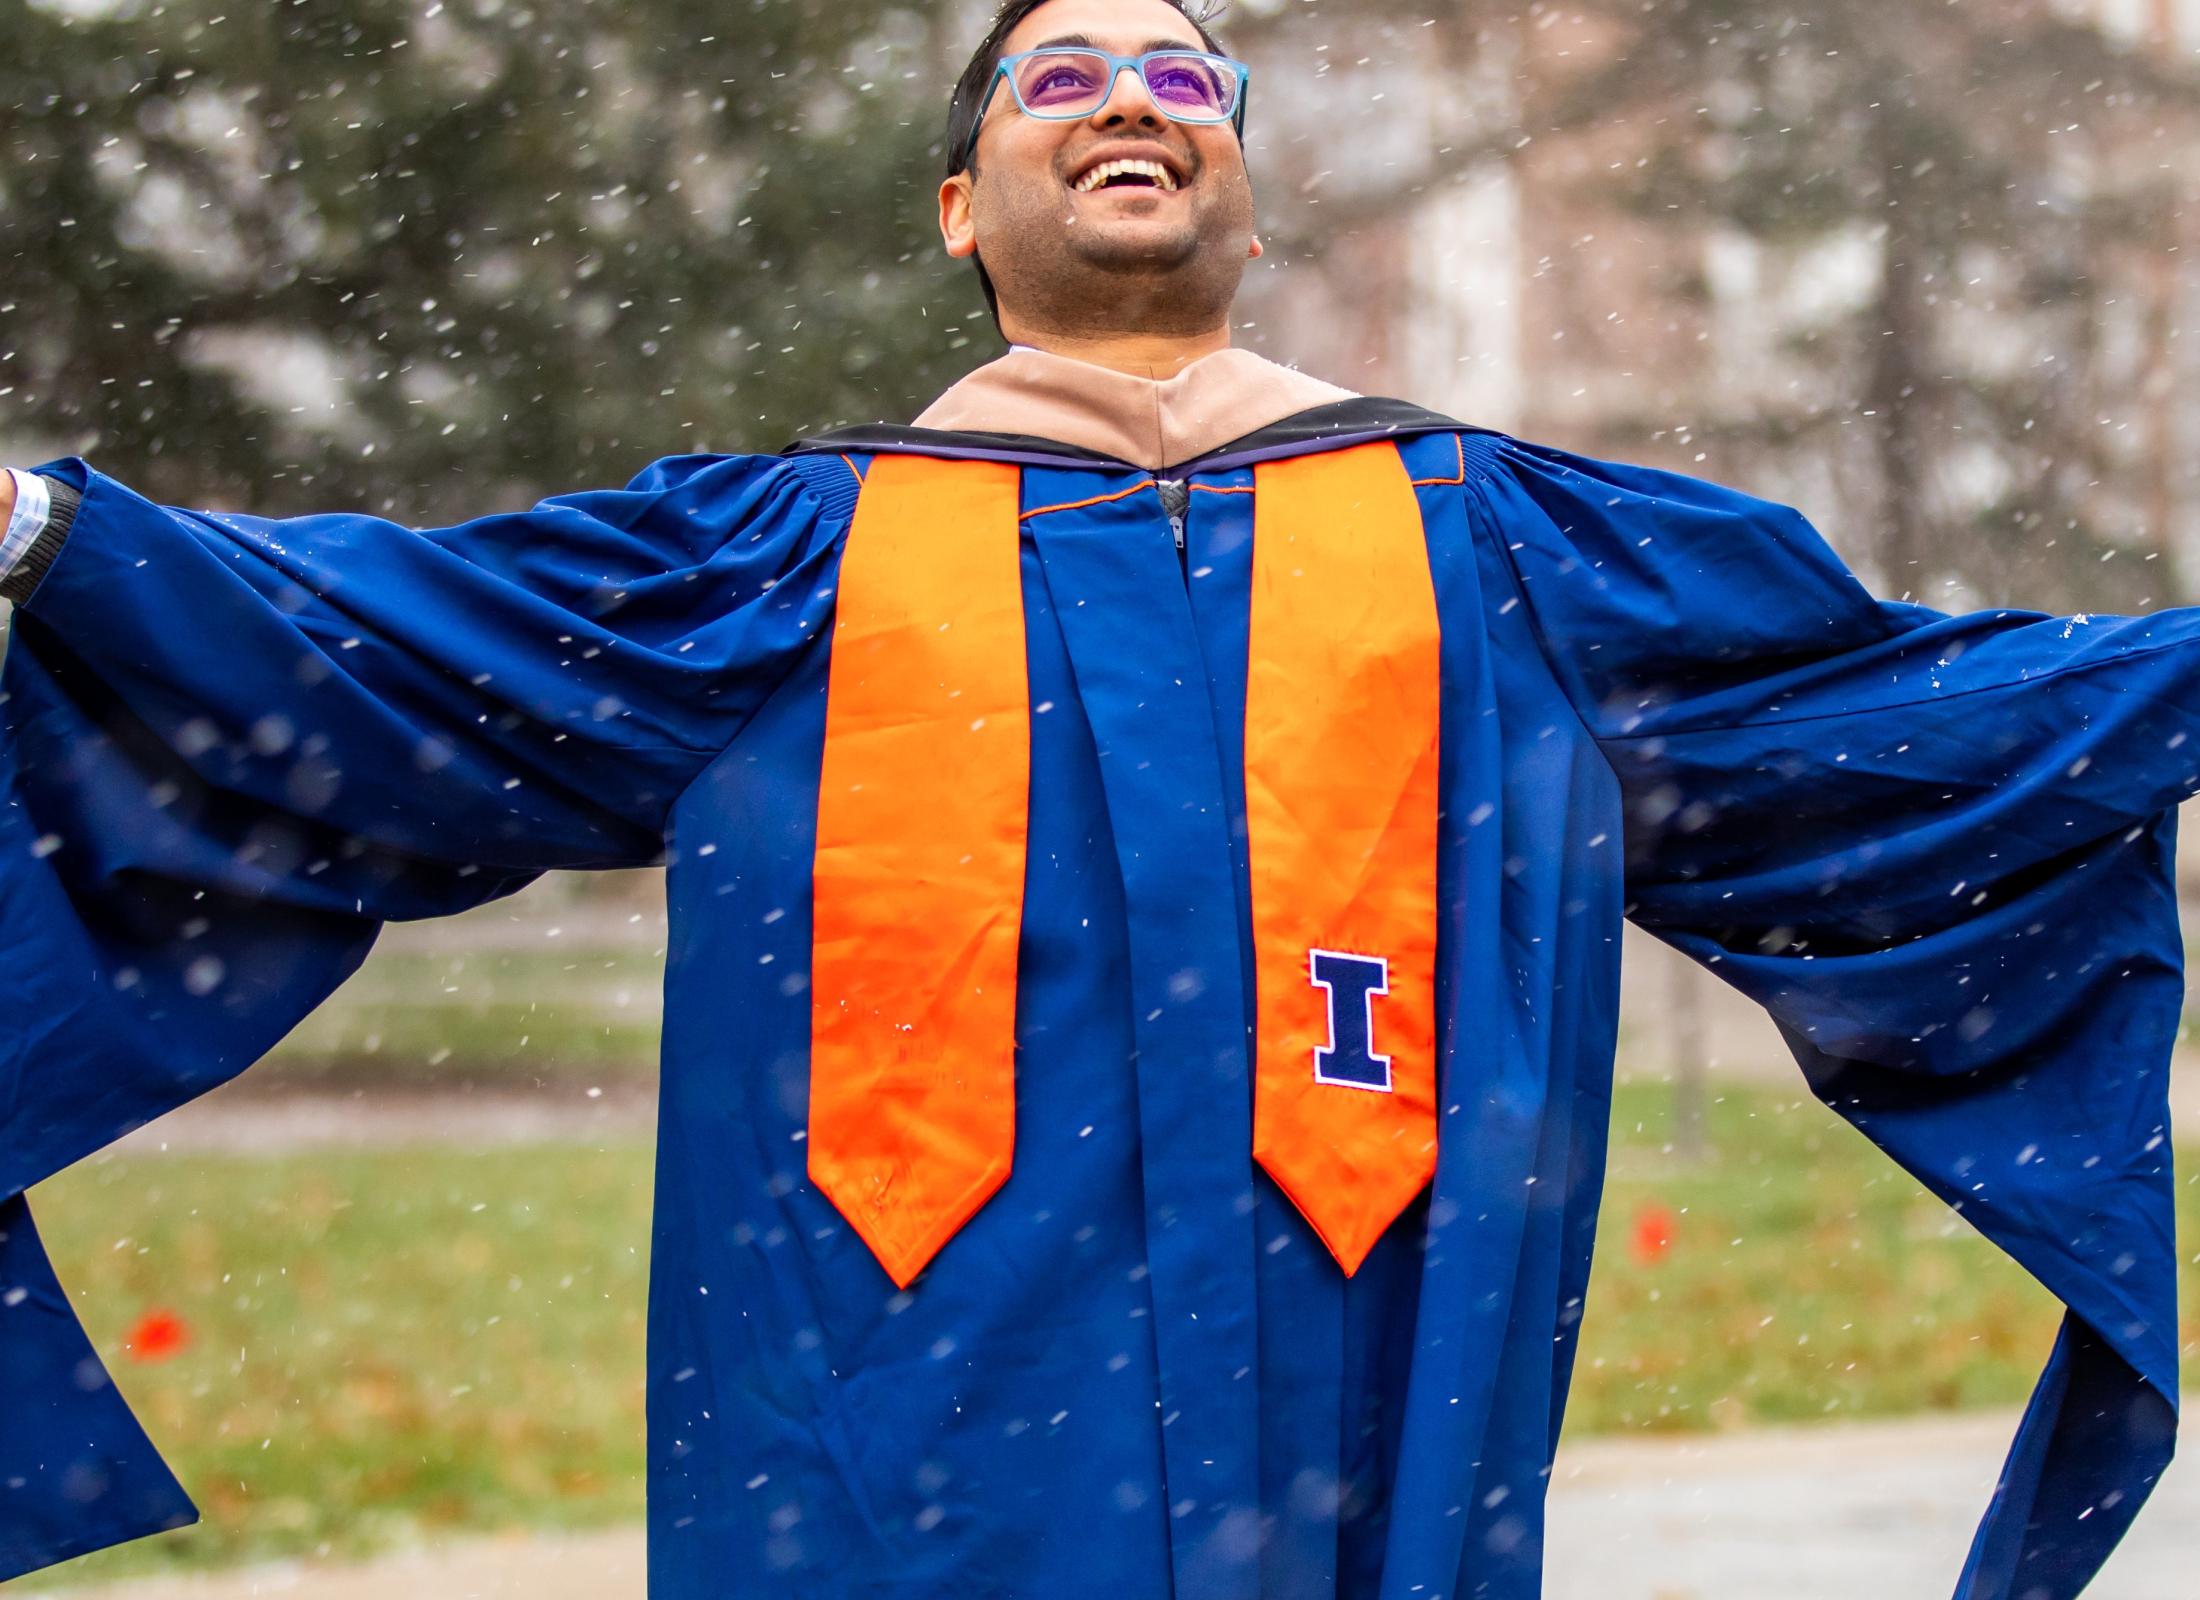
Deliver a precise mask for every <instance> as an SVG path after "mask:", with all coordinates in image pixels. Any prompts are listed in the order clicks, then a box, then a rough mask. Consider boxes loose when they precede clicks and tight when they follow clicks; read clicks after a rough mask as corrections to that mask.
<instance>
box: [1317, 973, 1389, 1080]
mask: <svg viewBox="0 0 2200 1600" xmlns="http://www.w3.org/2000/svg"><path fill="white" fill-rule="evenodd" d="M1306 968H1307V973H1308V975H1309V976H1310V977H1311V978H1312V979H1313V981H1314V987H1315V988H1317V989H1319V990H1321V991H1322V993H1323V996H1324V997H1325V998H1326V1000H1327V1001H1328V1004H1329V1044H1328V1047H1327V1048H1326V1049H1325V1048H1322V1047H1321V1046H1316V1047H1315V1050H1314V1081H1315V1082H1316V1083H1334V1084H1338V1085H1340V1086H1342V1087H1344V1088H1348V1089H1375V1090H1379V1091H1381V1092H1382V1093H1384V1094H1388V1093H1390V1092H1391V1089H1390V1057H1388V1056H1379V1055H1377V1054H1376V1053H1375V997H1376V996H1377V995H1379V994H1388V993H1390V962H1389V961H1388V960H1387V959H1385V958H1384V957H1382V956H1354V955H1346V954H1344V953H1343V952H1341V951H1337V950H1309V951H1308V952H1307V953H1306Z"/></svg>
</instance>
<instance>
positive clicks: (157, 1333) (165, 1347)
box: [122, 1306, 191, 1361]
mask: <svg viewBox="0 0 2200 1600" xmlns="http://www.w3.org/2000/svg"><path fill="white" fill-rule="evenodd" d="M190 1342H191V1325H190V1324H189V1323H187V1322H185V1321H184V1320H183V1318H181V1317H179V1316H177V1315H176V1314H175V1313H174V1312H173V1311H166V1310H162V1309H161V1308H159V1307H157V1306H156V1307H154V1308H153V1309H152V1310H151V1311H148V1312H146V1313H145V1315H144V1316H142V1317H140V1318H138V1319H137V1326H136V1327H134V1328H132V1329H131V1330H130V1332H129V1336H128V1337H127V1338H125V1339H124V1340H123V1341H122V1348H123V1349H124V1350H126V1351H128V1352H129V1356H130V1359H131V1360H132V1361H166V1360H167V1359H168V1358H169V1357H170V1356H172V1355H174V1354H175V1353H176V1352H177V1351H178V1350H181V1349H182V1348H183V1347H184V1346H185V1345H187V1344H189V1343H190Z"/></svg>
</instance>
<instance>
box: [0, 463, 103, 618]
mask: <svg viewBox="0 0 2200 1600" xmlns="http://www.w3.org/2000/svg"><path fill="white" fill-rule="evenodd" d="M39 477H40V478H42V479H44V481H45V484H46V492H47V493H48V494H50V495H51V496H53V506H52V509H51V510H49V511H48V512H47V513H46V525H45V526H44V527H43V528H41V529H39V530H38V534H37V537H35V538H34V539H32V540H31V547H30V548H29V549H28V550H26V551H24V552H23V556H22V559H21V560H19V561H17V562H16V563H15V565H14V566H12V567H10V568H8V570H7V572H6V573H5V574H4V575H0V600H11V601H13V602H14V603H15V604H17V605H21V604H23V602H24V601H26V600H28V599H29V598H30V597H31V595H32V594H33V592H35V591H36V590H37V588H38V584H39V580H41V579H42V578H44V577H45V576H46V571H47V569H48V568H49V567H51V566H52V565H53V563H54V557H56V556H58V555H59V554H61V547H62V546H63V545H64V544H66V543H68V541H69V530H70V529H71V528H72V527H74V526H75V525H76V508H77V506H78V505H79V504H80V503H81V501H82V498H83V497H82V496H80V495H79V494H78V493H77V492H76V489H75V487H74V486H73V485H71V484H67V483H64V482H62V481H61V479H59V478H55V477H49V476H47V475H46V474H45V473H40V474H39Z"/></svg>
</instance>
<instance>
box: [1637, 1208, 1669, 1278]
mask: <svg viewBox="0 0 2200 1600" xmlns="http://www.w3.org/2000/svg"><path fill="white" fill-rule="evenodd" d="M1633 1245H1634V1251H1635V1259H1636V1260H1637V1261H1640V1262H1642V1263H1643V1264H1644V1265H1645V1266H1649V1265H1653V1264H1655V1263H1657V1262H1659V1261H1662V1260H1664V1259H1665V1253H1666V1251H1668V1250H1670V1249H1672V1248H1673V1213H1672V1212H1670V1211H1668V1210H1666V1209H1665V1207H1663V1206H1659V1205H1648V1206H1640V1207H1637V1208H1636V1211H1635V1233H1634V1240H1633Z"/></svg>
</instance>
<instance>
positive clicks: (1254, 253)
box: [1245, 233, 1268, 261]
mask: <svg viewBox="0 0 2200 1600" xmlns="http://www.w3.org/2000/svg"><path fill="white" fill-rule="evenodd" d="M1267 253H1268V251H1267V249H1266V247H1264V246H1263V245H1262V244H1261V242H1260V235H1259V234H1257V233H1256V234H1254V235H1253V248H1252V249H1250V250H1248V251H1246V252H1245V259H1246V260H1248V261H1258V260H1259V259H1260V258H1261V257H1262V256H1264V255H1266V254H1267Z"/></svg>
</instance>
